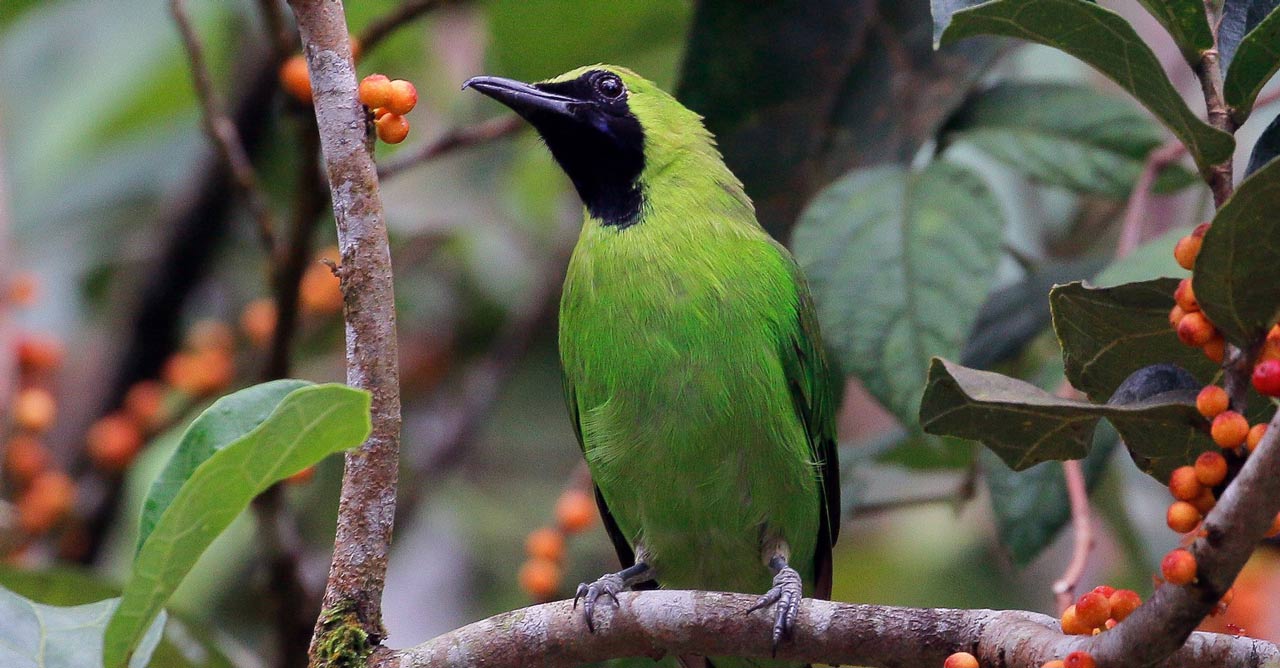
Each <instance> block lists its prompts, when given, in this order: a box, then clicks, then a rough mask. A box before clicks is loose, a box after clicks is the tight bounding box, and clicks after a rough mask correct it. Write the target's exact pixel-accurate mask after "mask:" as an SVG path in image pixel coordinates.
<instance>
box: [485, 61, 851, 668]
mask: <svg viewBox="0 0 1280 668" xmlns="http://www.w3.org/2000/svg"><path fill="white" fill-rule="evenodd" d="M463 88H474V89H476V90H478V91H480V92H481V93H484V94H485V95H487V96H489V97H491V98H493V99H495V100H497V101H499V102H501V103H503V104H505V105H507V106H508V107H511V108H512V109H513V110H515V111H516V113H518V114H520V115H521V116H523V117H524V118H525V119H526V120H527V121H528V122H529V123H530V124H532V125H533V127H534V128H535V129H537V131H538V132H539V134H541V135H542V138H543V139H544V140H545V142H546V145H547V148H549V149H550V150H551V155H552V156H553V157H554V158H555V159H556V161H557V162H558V163H559V164H560V167H561V168H563V169H564V171H565V173H566V174H568V176H569V178H570V180H571V181H572V182H573V185H574V187H575V188H576V189H577V191H578V194H579V196H581V198H582V202H583V204H584V205H585V208H586V212H585V217H584V223H583V226H582V232H581V236H580V237H579V239H578V243H577V246H576V248H575V249H574V252H573V257H572V259H571V260H570V263H569V270H568V275H567V277H566V278H565V284H564V294H563V297H562V298H561V302H560V357H561V362H562V363H563V365H564V372H565V390H566V393H567V398H568V404H569V412H570V414H571V416H572V419H573V425H574V428H575V430H576V431H577V435H578V440H579V442H580V444H581V446H582V449H583V453H584V455H585V456H586V460H587V464H588V466H589V467H590V469H591V475H592V478H593V480H594V482H595V485H596V500H597V502H598V504H599V506H600V513H601V516H602V517H603V518H604V524H605V527H606V529H607V530H608V532H609V537H610V538H611V539H612V541H613V544H614V547H615V548H616V550H617V552H618V557H619V559H620V560H621V561H622V566H623V569H622V570H621V571H619V572H617V573H612V574H608V575H605V576H604V577H602V578H600V579H599V580H596V581H595V582H592V583H589V584H582V585H580V586H579V588H578V591H577V595H576V596H575V601H576V600H578V599H582V600H583V601H584V603H585V605H584V614H585V615H586V622H587V625H588V627H589V628H591V629H592V630H594V628H595V623H596V616H597V613H598V609H597V604H598V603H600V602H601V600H602V599H603V600H604V601H612V602H613V603H614V604H615V605H616V598H615V597H614V595H615V594H616V593H617V592H619V591H622V590H623V589H625V588H628V587H635V588H644V587H652V586H656V584H655V583H660V584H661V586H662V587H664V588H681V589H708V590H724V591H736V592H748V593H750V592H765V593H764V595H763V596H761V598H760V599H759V601H758V603H757V604H756V607H755V608H753V610H759V609H764V608H768V607H769V606H773V617H772V620H773V626H772V629H773V631H772V632H773V638H772V639H773V643H774V648H775V650H776V649H777V646H778V643H779V642H780V641H782V640H783V639H784V638H785V637H786V635H787V633H788V631H789V629H790V628H791V626H792V625H793V624H794V623H795V620H796V618H797V615H798V613H799V605H800V599H801V597H802V596H803V595H804V594H809V595H812V596H818V597H823V598H825V597H828V596H829V595H830V593H831V546H832V544H833V543H835V540H836V535H837V533H838V531H839V526H840V525H839V508H840V498H839V497H840V492H839V481H838V470H837V463H836V446H835V422H834V415H835V400H836V399H835V396H834V393H833V389H834V383H833V382H832V379H831V378H829V375H828V368H827V363H826V361H825V358H824V354H823V349H822V344H821V339H820V337H819V333H818V322H817V318H816V315H815V313H814V308H813V304H812V302H811V299H810V296H809V290H808V287H807V286H806V284H805V280H804V277H803V276H802V275H801V273H800V270H799V268H798V267H797V266H796V263H795V260H794V259H792V257H791V254H790V253H789V252H787V250H786V249H785V248H784V247H783V246H782V245H780V244H778V243H777V242H776V241H774V240H773V239H772V238H770V237H769V235H768V234H767V233H766V232H765V231H764V230H763V229H762V228H761V227H760V225H759V223H758V222H757V221H756V216H755V210H754V208H753V207H752V205H751V201H750V200H749V199H748V198H747V196H746V194H745V193H744V192H743V190H742V184H741V182H740V181H738V179H737V178H736V177H735V176H734V175H733V173H732V172H730V171H729V169H728V167H726V166H725V164H724V161H723V160H722V159H721V157H720V154H719V152H718V151H717V150H716V147H715V141H714V139H713V138H712V136H711V134H710V133H709V132H708V131H707V130H706V129H705V128H704V127H703V125H702V119H701V117H700V116H698V115H697V114H695V113H694V112H692V111H690V110H689V109H686V108H685V107H684V106H683V105H681V104H680V103H679V102H678V101H676V99H675V98H673V97H672V96H670V95H668V94H667V93H665V92H663V91H662V90H661V89H659V88H658V87H657V86H656V85H654V84H653V83H651V82H649V81H647V80H645V79H643V78H641V77H640V76H638V75H636V74H635V73H633V72H631V71H630V70H627V69H623V68H620V67H613V66H609V65H595V66H590V67H584V68H580V69H577V70H573V71H571V72H569V73H567V74H564V75H561V76H559V77H556V78H554V79H551V80H549V81H544V82H541V83H535V84H525V83H521V82H518V81H512V80H510V79H503V78H498V77H487V76H485V77H475V78H473V79H470V80H468V81H467V82H466V83H465V84H464V85H463ZM713 661H714V662H715V665H716V666H719V667H721V668H723V667H724V666H730V665H774V664H773V663H772V662H771V661H768V660H762V661H746V662H742V661H741V660H736V659H733V660H731V659H713Z"/></svg>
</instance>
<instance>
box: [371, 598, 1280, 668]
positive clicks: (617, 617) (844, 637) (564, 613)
mask: <svg viewBox="0 0 1280 668" xmlns="http://www.w3.org/2000/svg"><path fill="white" fill-rule="evenodd" d="M756 598H757V597H756V596H753V595H749V594H729V593H721V592H705V591H661V590H659V591H645V592H624V593H621V594H618V604H617V606H616V607H615V606H613V605H598V606H596V613H595V631H594V632H590V631H588V629H587V627H586V622H585V621H584V618H583V613H582V608H581V606H579V607H578V608H577V609H576V610H575V609H574V606H573V604H572V603H571V602H570V601H557V602H554V603H545V604H542V605H536V606H532V607H528V608H524V609H521V610H515V611H512V612H506V613H502V614H500V615H497V616H495V617H490V618H489V619H485V620H482V621H479V622H475V623H474V624H470V625H468V626H464V627H462V628H460V629H457V630H454V631H450V632H448V633H446V634H444V635H442V636H439V637H437V638H435V639H434V640H430V641H427V642H426V643H423V644H421V645H418V646H416V647H412V648H409V649H404V650H400V651H397V652H395V653H392V654H391V655H389V656H384V657H380V658H378V659H376V660H375V661H374V662H373V663H371V664H370V665H371V668H393V667H394V668H428V667H429V668H463V667H468V668H469V667H471V666H485V667H486V668H517V667H522V666H542V667H544V668H559V667H567V666H576V665H581V664H584V663H588V662H597V661H605V660H608V659H614V658H621V657H629V656H647V657H650V658H655V659H656V658H660V657H662V656H671V655H698V656H738V657H752V658H759V659H769V658H771V655H772V648H771V647H770V642H771V641H770V637H771V634H770V631H771V626H772V624H773V619H772V617H770V616H769V615H764V614H760V613H758V612H757V613H755V614H752V613H751V612H750V610H751V606H752V605H753V604H754V603H755V601H756ZM1125 623H1128V622H1125ZM1123 626H1124V624H1121V626H1120V627H1117V628H1121V627H1123ZM1113 633H1114V631H1108V632H1106V633H1104V634H1102V636H1099V637H1105V636H1109V635H1111V634H1113ZM1095 643H1096V641H1095V640H1091V639H1090V638H1088V637H1085V636H1068V635H1063V634H1062V631H1061V630H1059V628H1058V622H1057V620H1056V619H1053V618H1051V617H1048V616H1046V615H1041V614H1037V613H1033V612H1024V611H1020V610H952V609H944V608H936V609H927V608H900V607H893V606H884V605H861V604H854V603H836V602H831V601H819V600H814V599H805V600H804V601H803V603H802V604H801V606H800V615H799V619H798V620H797V621H796V624H795V627H794V628H793V630H792V631H791V633H790V635H789V636H788V638H787V639H786V640H784V641H783V643H782V645H781V646H779V647H778V649H777V658H778V659H785V660H787V661H794V662H796V663H805V662H808V663H814V664H817V663H823V664H826V663H830V664H841V665H846V664H847V665H855V666H877V667H883V668H908V667H910V668H914V667H916V666H941V665H942V663H943V661H944V660H946V658H947V656H948V655H950V654H951V653H952V652H956V651H960V650H964V651H967V652H970V653H972V654H974V655H975V656H976V657H977V659H978V662H979V664H980V665H983V666H1001V667H1002V668H1036V667H1038V666H1040V665H1042V664H1043V663H1045V662H1047V661H1050V660H1053V659H1062V658H1063V657H1065V656H1066V655H1067V654H1068V653H1069V652H1071V651H1074V650H1077V649H1085V648H1088V647H1090V646H1091V645H1093V644H1095ZM1138 644H1141V642H1139V643H1138ZM1095 656H1096V655H1095ZM1277 662H1280V649H1278V648H1277V647H1276V646H1275V645H1273V644H1272V643H1269V642H1266V641H1264V640H1255V639H1253V638H1243V637H1242V638H1236V637H1232V636H1228V635H1221V634H1216V633H1196V634H1194V635H1192V636H1191V638H1190V640H1188V642H1187V643H1186V644H1185V645H1182V646H1181V647H1180V648H1178V649H1177V651H1176V652H1170V656H1169V658H1168V659H1166V660H1164V661H1161V662H1158V663H1155V664H1153V665H1154V666H1159V667H1160V668H1175V667H1185V666H1214V667H1215V668H1263V667H1265V666H1274V665H1276V663H1277ZM1098 665H1099V666H1138V665H1145V664H1138V663H1103V661H1102V660H1101V659H1099V660H1098Z"/></svg>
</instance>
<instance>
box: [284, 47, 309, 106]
mask: <svg viewBox="0 0 1280 668" xmlns="http://www.w3.org/2000/svg"><path fill="white" fill-rule="evenodd" d="M280 87H281V88H283V89H284V90H285V92H286V93H288V94H290V95H292V96H293V98H294V99H295V100H297V101H299V102H305V103H306V104H311V74H310V73H308V72H307V60H306V59H305V58H303V57H302V55H301V54H295V55H293V56H291V57H290V58H289V59H288V60H286V61H284V64H282V65H281V66H280Z"/></svg>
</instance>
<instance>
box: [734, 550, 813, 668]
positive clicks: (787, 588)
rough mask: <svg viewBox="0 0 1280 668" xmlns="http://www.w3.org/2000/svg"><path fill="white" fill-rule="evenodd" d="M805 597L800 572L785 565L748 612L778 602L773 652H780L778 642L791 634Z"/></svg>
mask: <svg viewBox="0 0 1280 668" xmlns="http://www.w3.org/2000/svg"><path fill="white" fill-rule="evenodd" d="M802 598H804V588H803V585H802V582H801V580H800V574H799V573H797V572H796V570H795V569H794V568H792V567H790V566H783V567H782V569H781V570H779V571H778V574H777V575H775V576H773V588H772V589H770V590H769V591H767V592H765V594H764V596H761V597H760V598H759V599H758V600H757V601H756V604H755V605H753V606H751V609H750V610H748V611H747V612H748V613H752V612H755V611H756V610H760V609H763V608H767V607H769V606H770V605H773V604H777V606H776V608H775V609H774V612H773V652H774V654H777V653H778V643H780V642H782V638H783V637H785V636H787V635H790V633H791V628H792V627H793V626H795V623H796V618H797V617H799V615H800V599H802Z"/></svg>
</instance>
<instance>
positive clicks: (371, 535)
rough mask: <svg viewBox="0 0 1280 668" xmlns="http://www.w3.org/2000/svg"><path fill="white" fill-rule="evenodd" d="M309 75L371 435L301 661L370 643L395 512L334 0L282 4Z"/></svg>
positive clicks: (376, 269)
mask: <svg viewBox="0 0 1280 668" xmlns="http://www.w3.org/2000/svg"><path fill="white" fill-rule="evenodd" d="M289 4H290V6H291V7H292V8H293V12H294V16H295V17H296V18H297V22H298V29H299V32H300V33H301V35H302V44H303V52H304V53H305V55H306V59H307V69H308V71H309V72H310V76H311V90H312V94H313V97H314V100H315V110H316V121H317V125H318V127H319V129H320V147H321V152H322V154H323V155H324V161H325V166H326V170H327V172H326V173H327V176H328V181H329V189H330V194H331V196H332V198H333V212H334V218H335V220H336V222H337V226H338V247H339V249H340V251H341V256H342V266H341V268H340V269H339V270H338V275H339V278H340V279H341V282H342V292H343V300H344V316H345V318H346V340H347V383H348V384H350V385H352V386H353V387H358V388H361V389H364V390H368V391H369V392H370V394H372V396H373V405H372V409H371V410H372V419H373V431H372V433H371V434H370V436H369V439H368V440H367V441H365V443H364V444H363V445H361V446H360V448H359V449H357V450H355V451H353V452H350V453H348V454H347V456H346V468H345V471H344V473H343V479H342V494H341V497H340V499H339V502H338V527H337V535H336V537H335V540H334V553H333V562H332V564H331V566H330V569H329V580H328V583H327V586H326V588H325V595H324V601H323V611H322V612H321V615H320V618H319V619H318V620H317V623H316V629H315V635H314V636H313V638H312V642H311V664H312V665H313V666H319V665H326V664H328V663H330V662H332V661H335V660H351V659H356V660H358V658H359V657H360V656H361V655H363V654H365V653H367V652H369V651H371V650H372V649H373V648H374V647H376V646H377V645H378V644H379V643H380V641H381V639H382V638H383V637H385V635H386V632H385V630H384V629H383V625H382V592H383V588H384V586H385V584H386V568H387V554H388V552H389V550H390V547H391V529H392V523H393V521H394V518H395V493H396V475H397V467H398V460H399V456H400V383H399V370H398V368H397V367H398V359H399V357H398V351H397V345H396V328H395V326H396V313H395V298H394V294H393V289H392V288H393V286H392V275H391V253H390V248H389V245H388V243H387V229H386V222H385V219H384V214H383V209H382V200H381V196H380V194H379V191H378V173H377V169H376V168H375V166H374V163H373V155H372V153H371V148H370V144H369V140H370V137H369V125H368V118H367V116H366V114H365V111H364V108H363V107H362V106H361V105H360V103H359V101H357V99H356V75H355V68H354V66H353V64H352V60H351V44H350V42H349V38H348V33H347V22H346V15H345V13H344V10H343V6H342V2H341V0H290V3H289Z"/></svg>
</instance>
